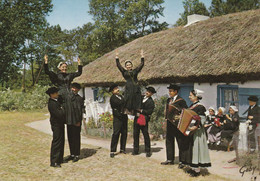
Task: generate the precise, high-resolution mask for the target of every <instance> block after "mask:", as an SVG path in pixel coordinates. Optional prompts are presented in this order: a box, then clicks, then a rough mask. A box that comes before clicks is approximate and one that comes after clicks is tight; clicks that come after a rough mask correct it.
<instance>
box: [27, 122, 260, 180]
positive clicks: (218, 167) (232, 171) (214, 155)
mask: <svg viewBox="0 0 260 181" xmlns="http://www.w3.org/2000/svg"><path fill="white" fill-rule="evenodd" d="M26 126H29V127H31V128H34V129H37V130H39V131H41V132H44V133H46V134H52V131H51V128H50V124H49V120H48V119H47V120H41V121H35V122H32V123H29V124H26ZM81 143H82V144H89V145H93V146H97V147H102V148H106V149H109V148H110V140H105V139H95V138H89V137H86V136H82V137H81ZM141 144H142V141H141ZM126 147H127V150H126V151H127V153H129V154H130V153H131V152H132V148H133V145H132V143H128V144H127V146H126ZM151 148H152V154H153V155H152V157H151V158H152V159H156V160H159V161H165V158H166V151H165V142H164V141H152V143H151ZM175 148H176V149H177V145H176V147H175ZM140 152H141V154H140V155H138V156H139V157H145V153H144V146H143V145H142V146H141V147H140ZM176 153H177V154H178V151H177V150H176ZM177 156H178V155H177ZM234 157H235V152H234V151H231V152H225V151H216V150H210V158H211V162H212V167H210V168H209V169H208V170H209V172H210V173H213V174H216V175H221V176H223V177H226V178H230V179H234V180H243V181H249V180H251V177H252V172H251V171H250V172H245V173H244V176H243V177H242V176H241V173H239V170H240V167H239V166H237V165H236V164H235V163H227V160H230V159H232V158H234ZM256 174H257V173H255V174H254V176H256ZM257 180H260V175H258V178H257Z"/></svg>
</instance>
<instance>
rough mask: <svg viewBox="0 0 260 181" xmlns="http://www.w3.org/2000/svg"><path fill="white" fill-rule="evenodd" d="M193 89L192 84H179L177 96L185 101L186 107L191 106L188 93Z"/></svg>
mask: <svg viewBox="0 0 260 181" xmlns="http://www.w3.org/2000/svg"><path fill="white" fill-rule="evenodd" d="M193 89H194V85H193V84H181V85H180V91H179V95H180V96H181V97H182V98H183V99H184V100H185V101H186V103H187V105H188V106H189V105H191V104H192V102H191V101H190V99H189V95H190V91H192V90H193Z"/></svg>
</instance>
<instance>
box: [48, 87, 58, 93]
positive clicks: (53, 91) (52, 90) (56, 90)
mask: <svg viewBox="0 0 260 181" xmlns="http://www.w3.org/2000/svg"><path fill="white" fill-rule="evenodd" d="M58 91H59V89H58V88H57V87H50V88H49V89H48V90H47V91H46V92H45V93H46V94H48V95H50V94H53V93H55V92H58Z"/></svg>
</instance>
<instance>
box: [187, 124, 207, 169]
mask: <svg viewBox="0 0 260 181" xmlns="http://www.w3.org/2000/svg"><path fill="white" fill-rule="evenodd" d="M193 141H194V142H193V149H192V164H191V167H210V166H211V162H210V157H209V149H208V144H207V138H206V133H205V130H204V128H203V127H201V128H199V129H198V130H197V131H196V132H195V133H194V135H193Z"/></svg>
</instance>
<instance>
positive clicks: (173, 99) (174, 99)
mask: <svg viewBox="0 0 260 181" xmlns="http://www.w3.org/2000/svg"><path fill="white" fill-rule="evenodd" d="M177 96H178V94H177V95H175V96H174V97H172V101H173V102H174V101H176V99H177Z"/></svg>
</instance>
